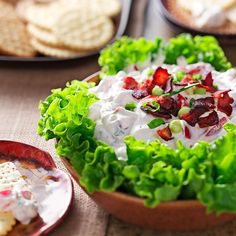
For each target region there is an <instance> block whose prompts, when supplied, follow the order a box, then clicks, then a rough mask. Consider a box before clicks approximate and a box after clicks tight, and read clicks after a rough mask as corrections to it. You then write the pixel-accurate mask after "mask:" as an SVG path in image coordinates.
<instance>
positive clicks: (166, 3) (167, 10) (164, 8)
mask: <svg viewBox="0 0 236 236" xmlns="http://www.w3.org/2000/svg"><path fill="white" fill-rule="evenodd" d="M158 2H159V4H160V8H161V13H162V15H163V16H164V18H165V19H166V20H167V22H168V23H170V24H171V25H172V26H174V27H177V28H180V29H182V30H183V31H185V32H190V33H193V34H200V35H213V36H215V37H217V38H218V39H219V40H221V41H223V42H229V43H235V39H236V25H235V24H233V23H231V22H228V21H227V22H226V23H225V24H224V25H223V26H221V27H216V28H206V29H200V28H198V27H196V25H195V19H194V17H192V15H191V14H190V13H188V12H187V11H185V10H184V9H180V7H179V6H178V5H177V1H175V0H160V1H158Z"/></svg>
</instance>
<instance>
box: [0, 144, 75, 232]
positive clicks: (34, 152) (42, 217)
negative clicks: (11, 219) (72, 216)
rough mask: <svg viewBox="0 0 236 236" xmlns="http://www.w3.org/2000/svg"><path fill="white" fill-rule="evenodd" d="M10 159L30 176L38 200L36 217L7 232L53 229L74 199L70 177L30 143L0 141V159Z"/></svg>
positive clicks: (2, 160)
mask: <svg viewBox="0 0 236 236" xmlns="http://www.w3.org/2000/svg"><path fill="white" fill-rule="evenodd" d="M6 161H11V162H14V164H15V165H16V166H17V168H18V169H19V171H20V172H21V174H22V175H23V176H26V177H27V178H28V179H30V181H31V183H32V186H33V194H34V196H35V198H36V200H37V201H38V203H39V209H38V217H36V218H35V219H33V220H32V221H31V223H30V224H28V225H22V224H20V223H17V224H16V225H15V226H14V228H13V229H12V231H11V232H9V233H8V234H7V236H13V235H14V236H22V235H24V236H39V235H45V234H47V233H48V232H49V231H51V230H52V229H54V228H55V227H56V226H57V225H58V224H59V223H60V222H62V220H63V219H64V217H65V215H66V214H67V213H68V211H69V209H70V207H71V204H72V200H73V184H72V181H71V179H70V177H69V176H68V175H67V174H66V173H64V172H63V171H61V170H58V169H57V168H56V165H55V163H54V161H53V159H52V157H51V156H50V154H49V153H47V152H44V151H42V150H40V149H38V148H35V147H33V146H30V145H27V144H23V143H18V142H12V141H0V163H3V162H6Z"/></svg>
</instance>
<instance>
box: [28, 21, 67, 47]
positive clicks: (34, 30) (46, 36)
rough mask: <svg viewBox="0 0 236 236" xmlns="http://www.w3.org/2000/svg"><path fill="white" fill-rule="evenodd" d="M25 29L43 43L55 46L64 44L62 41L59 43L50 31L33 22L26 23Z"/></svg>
mask: <svg viewBox="0 0 236 236" xmlns="http://www.w3.org/2000/svg"><path fill="white" fill-rule="evenodd" d="M27 30H28V32H29V33H30V35H31V36H32V37H34V38H36V39H37V40H39V41H41V42H43V43H45V44H48V45H51V46H55V47H58V46H64V45H63V43H61V42H60V41H59V40H58V38H57V37H56V36H55V35H54V34H53V32H51V31H48V30H45V29H43V28H40V27H38V26H37V25H34V24H28V26H27Z"/></svg>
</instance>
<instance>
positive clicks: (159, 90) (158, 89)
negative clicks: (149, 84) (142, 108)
mask: <svg viewBox="0 0 236 236" xmlns="http://www.w3.org/2000/svg"><path fill="white" fill-rule="evenodd" d="M163 93H164V90H163V89H162V88H161V87H160V86H158V85H156V86H155V87H154V88H153V89H152V95H156V96H160V95H162V94H163Z"/></svg>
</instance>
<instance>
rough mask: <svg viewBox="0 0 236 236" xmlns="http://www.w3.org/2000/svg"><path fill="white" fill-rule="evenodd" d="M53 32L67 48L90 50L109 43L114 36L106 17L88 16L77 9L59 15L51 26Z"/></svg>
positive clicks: (112, 26) (110, 21) (108, 19)
mask: <svg viewBox="0 0 236 236" xmlns="http://www.w3.org/2000/svg"><path fill="white" fill-rule="evenodd" d="M53 31H54V33H55V35H56V36H57V38H58V39H59V40H60V41H61V42H63V43H64V44H65V45H66V46H67V47H69V48H72V49H75V50H91V49H97V48H100V47H102V46H103V45H105V44H106V43H107V42H109V40H110V39H111V38H112V36H113V34H114V25H113V22H112V20H111V19H110V18H108V17H106V16H102V15H97V14H95V13H93V14H88V12H87V11H85V10H81V9H80V8H78V9H74V10H73V11H69V12H66V13H64V14H63V15H61V16H60V18H59V19H58V20H57V22H56V24H55V25H54V26H53Z"/></svg>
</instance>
